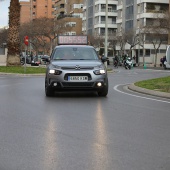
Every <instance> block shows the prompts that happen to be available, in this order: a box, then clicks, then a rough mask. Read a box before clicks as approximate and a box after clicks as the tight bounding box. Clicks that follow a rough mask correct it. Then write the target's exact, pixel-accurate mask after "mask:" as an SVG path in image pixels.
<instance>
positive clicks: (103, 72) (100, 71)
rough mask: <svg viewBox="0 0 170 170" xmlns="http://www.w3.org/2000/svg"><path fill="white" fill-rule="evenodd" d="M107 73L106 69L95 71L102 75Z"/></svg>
mask: <svg viewBox="0 0 170 170" xmlns="http://www.w3.org/2000/svg"><path fill="white" fill-rule="evenodd" d="M105 73H106V71H105V70H104V69H101V70H95V71H94V74H96V75H101V74H105Z"/></svg>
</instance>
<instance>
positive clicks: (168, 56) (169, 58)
mask: <svg viewBox="0 0 170 170" xmlns="http://www.w3.org/2000/svg"><path fill="white" fill-rule="evenodd" d="M164 68H165V69H167V68H170V45H168V47H167V50H166V61H165V62H164Z"/></svg>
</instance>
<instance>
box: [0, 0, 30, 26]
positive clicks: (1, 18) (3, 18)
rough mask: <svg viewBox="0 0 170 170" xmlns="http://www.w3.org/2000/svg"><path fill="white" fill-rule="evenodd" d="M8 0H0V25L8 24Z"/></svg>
mask: <svg viewBox="0 0 170 170" xmlns="http://www.w3.org/2000/svg"><path fill="white" fill-rule="evenodd" d="M22 1H29V0H22ZM9 5H10V0H0V27H4V26H8V20H9V18H8V12H9V11H8V7H9Z"/></svg>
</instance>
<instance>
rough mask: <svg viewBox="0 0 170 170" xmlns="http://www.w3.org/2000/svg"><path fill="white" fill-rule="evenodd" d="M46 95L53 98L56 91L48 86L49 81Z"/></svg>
mask: <svg viewBox="0 0 170 170" xmlns="http://www.w3.org/2000/svg"><path fill="white" fill-rule="evenodd" d="M45 95H46V96H47V97H51V96H53V95H54V90H53V89H52V88H51V87H50V86H48V83H47V80H46V81H45Z"/></svg>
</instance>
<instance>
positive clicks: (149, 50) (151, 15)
mask: <svg viewBox="0 0 170 170" xmlns="http://www.w3.org/2000/svg"><path fill="white" fill-rule="evenodd" d="M168 8H169V0H126V1H125V0H118V6H117V10H118V11H117V12H118V17H117V32H118V33H120V32H122V30H124V31H125V32H126V31H128V30H130V29H133V30H134V31H135V33H136V34H138V35H139V34H141V33H142V28H143V27H145V26H147V25H148V24H150V23H153V22H154V20H155V19H156V18H158V16H159V17H160V16H161V14H162V13H164V12H165V11H166V10H168ZM147 39H148V36H147V35H146V34H144V40H143V47H142V46H141V45H136V46H135V47H134V48H133V51H132V55H133V56H136V58H137V62H139V63H142V62H143V58H144V57H145V62H146V63H150V64H152V63H153V61H154V56H155V49H154V46H153V44H152V43H149V41H147ZM167 43H168V42H167V39H165V41H163V43H162V44H161V46H160V48H159V50H158V56H159V57H158V62H157V63H159V60H160V57H162V56H163V55H165V52H166V47H167ZM129 48H130V46H129V45H128V44H127V43H126V45H125V52H126V51H127V50H129Z"/></svg>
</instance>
